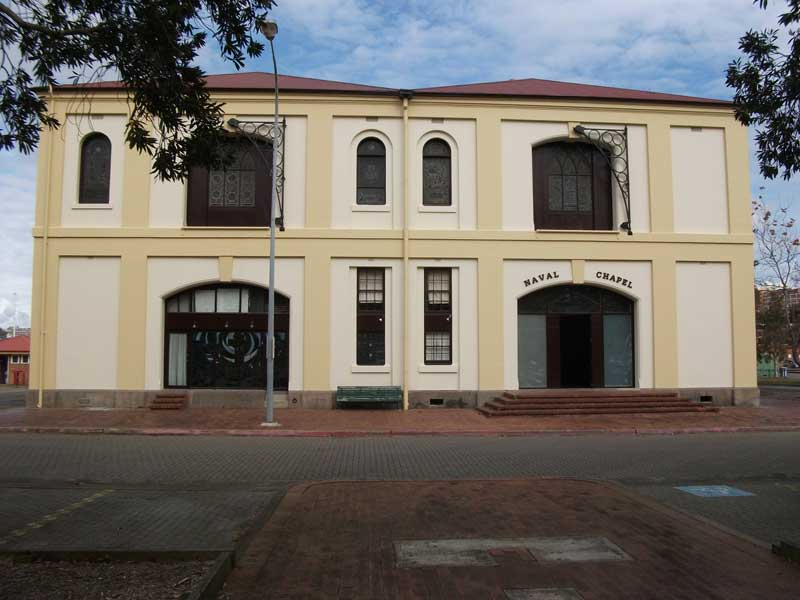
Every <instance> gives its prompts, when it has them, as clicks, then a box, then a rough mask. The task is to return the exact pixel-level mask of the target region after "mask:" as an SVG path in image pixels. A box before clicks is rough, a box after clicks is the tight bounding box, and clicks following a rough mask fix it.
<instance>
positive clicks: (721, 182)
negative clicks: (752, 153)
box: [670, 127, 728, 233]
mask: <svg viewBox="0 0 800 600" xmlns="http://www.w3.org/2000/svg"><path fill="white" fill-rule="evenodd" d="M670 134H671V142H672V143H671V149H672V189H673V194H674V198H675V231H678V232H681V233H728V190H727V173H726V168H725V130H723V129H719V128H711V127H672V128H671V130H670Z"/></svg>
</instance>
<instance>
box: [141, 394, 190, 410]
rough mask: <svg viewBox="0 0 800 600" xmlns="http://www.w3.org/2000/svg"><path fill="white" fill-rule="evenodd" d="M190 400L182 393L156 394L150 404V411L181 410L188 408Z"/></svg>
mask: <svg viewBox="0 0 800 600" xmlns="http://www.w3.org/2000/svg"><path fill="white" fill-rule="evenodd" d="M187 404H188V398H187V396H186V394H185V393H182V392H163V393H160V394H156V397H155V398H153V400H152V402H151V403H150V410H181V409H184V408H186V406H187Z"/></svg>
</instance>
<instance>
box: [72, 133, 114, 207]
mask: <svg viewBox="0 0 800 600" xmlns="http://www.w3.org/2000/svg"><path fill="white" fill-rule="evenodd" d="M110 184H111V140H109V139H108V138H107V137H106V136H104V135H103V134H102V133H92V134H90V135H87V136H86V137H85V138H84V140H83V144H82V145H81V174H80V190H79V193H78V203H79V204H108V202H109V187H110Z"/></svg>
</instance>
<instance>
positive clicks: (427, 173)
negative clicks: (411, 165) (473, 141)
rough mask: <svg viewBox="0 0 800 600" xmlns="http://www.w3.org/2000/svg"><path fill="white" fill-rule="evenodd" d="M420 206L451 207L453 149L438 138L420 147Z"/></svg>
mask: <svg viewBox="0 0 800 600" xmlns="http://www.w3.org/2000/svg"><path fill="white" fill-rule="evenodd" d="M422 205H423V206H438V207H447V206H452V205H453V149H452V148H451V147H450V144H449V143H448V142H447V141H446V140H444V139H442V138H440V137H435V138H431V139H429V140H428V141H427V142H425V145H424V146H423V147H422Z"/></svg>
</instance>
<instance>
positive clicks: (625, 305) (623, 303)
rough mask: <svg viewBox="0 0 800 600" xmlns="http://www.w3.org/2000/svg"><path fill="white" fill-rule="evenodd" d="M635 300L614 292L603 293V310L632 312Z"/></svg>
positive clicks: (607, 311) (608, 311) (606, 311)
mask: <svg viewBox="0 0 800 600" xmlns="http://www.w3.org/2000/svg"><path fill="white" fill-rule="evenodd" d="M632 308H633V302H632V301H630V300H628V299H627V298H625V297H624V296H620V295H619V294H614V293H612V292H605V293H603V312H605V313H630V312H632Z"/></svg>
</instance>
